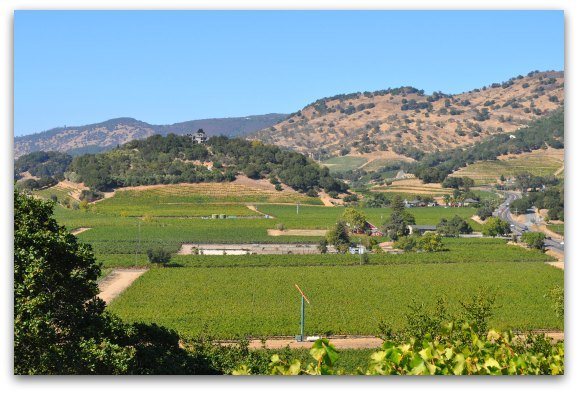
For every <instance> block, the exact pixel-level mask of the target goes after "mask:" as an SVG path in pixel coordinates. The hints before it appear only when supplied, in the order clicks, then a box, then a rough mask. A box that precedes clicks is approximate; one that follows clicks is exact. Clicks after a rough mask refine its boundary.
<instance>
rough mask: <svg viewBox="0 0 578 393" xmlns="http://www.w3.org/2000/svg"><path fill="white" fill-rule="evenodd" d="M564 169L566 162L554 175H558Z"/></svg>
mask: <svg viewBox="0 0 578 393" xmlns="http://www.w3.org/2000/svg"><path fill="white" fill-rule="evenodd" d="M563 171H564V164H562V166H561V167H560V168H558V170H557V171H556V172H554V176H558V175H559V174H560V173H562V172H563Z"/></svg>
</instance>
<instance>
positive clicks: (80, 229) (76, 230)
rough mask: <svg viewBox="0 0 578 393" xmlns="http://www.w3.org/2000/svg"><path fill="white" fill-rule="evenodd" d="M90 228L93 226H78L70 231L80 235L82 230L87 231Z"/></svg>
mask: <svg viewBox="0 0 578 393" xmlns="http://www.w3.org/2000/svg"><path fill="white" fill-rule="evenodd" d="M89 229H92V228H88V227H81V228H76V229H75V230H74V231H70V233H72V234H73V235H80V234H81V233H82V232H86V231H88V230H89Z"/></svg>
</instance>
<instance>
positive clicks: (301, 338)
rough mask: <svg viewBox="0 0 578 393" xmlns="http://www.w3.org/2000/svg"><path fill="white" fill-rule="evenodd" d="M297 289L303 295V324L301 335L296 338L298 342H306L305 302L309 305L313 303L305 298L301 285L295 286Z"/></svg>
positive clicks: (301, 325)
mask: <svg viewBox="0 0 578 393" xmlns="http://www.w3.org/2000/svg"><path fill="white" fill-rule="evenodd" d="M295 288H297V290H298V291H299V293H300V294H301V324H300V333H301V334H300V335H299V336H297V337H295V338H296V339H297V341H305V302H307V304H311V303H310V302H309V299H307V296H305V294H304V293H303V291H302V290H301V288H299V285H297V284H295Z"/></svg>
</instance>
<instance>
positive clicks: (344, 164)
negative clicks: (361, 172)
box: [322, 156, 367, 173]
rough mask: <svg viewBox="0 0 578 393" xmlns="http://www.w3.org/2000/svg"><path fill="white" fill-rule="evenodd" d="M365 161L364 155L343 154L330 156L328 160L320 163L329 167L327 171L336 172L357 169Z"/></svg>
mask: <svg viewBox="0 0 578 393" xmlns="http://www.w3.org/2000/svg"><path fill="white" fill-rule="evenodd" d="M366 162H367V158H364V157H351V156H343V157H333V158H330V159H329V160H327V161H324V162H322V165H325V166H326V167H327V168H329V172H332V173H336V172H346V171H348V170H353V169H357V168H359V167H360V166H362V165H363V164H365V163H366Z"/></svg>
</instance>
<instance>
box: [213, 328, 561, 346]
mask: <svg viewBox="0 0 578 393" xmlns="http://www.w3.org/2000/svg"><path fill="white" fill-rule="evenodd" d="M537 333H545V334H546V336H547V337H550V338H552V339H553V340H554V341H556V342H557V341H561V340H564V332H560V331H547V332H540V331H538V332H537ZM524 336H525V335H524V334H519V335H518V337H520V338H523V337H524ZM329 342H330V343H331V344H332V345H333V346H335V348H337V349H374V348H375V349H377V348H379V347H380V346H381V344H382V343H383V340H382V339H380V338H378V337H374V336H357V337H348V336H344V337H329ZM233 343H234V341H227V342H220V344H221V345H231V344H233ZM313 343H314V341H303V342H299V341H295V339H294V338H293V337H283V338H271V339H266V340H265V342H264V344H265V347H266V348H269V349H282V348H285V347H287V346H288V347H289V348H311V347H312V346H313ZM249 348H250V349H261V348H263V341H261V340H251V341H249Z"/></svg>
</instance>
